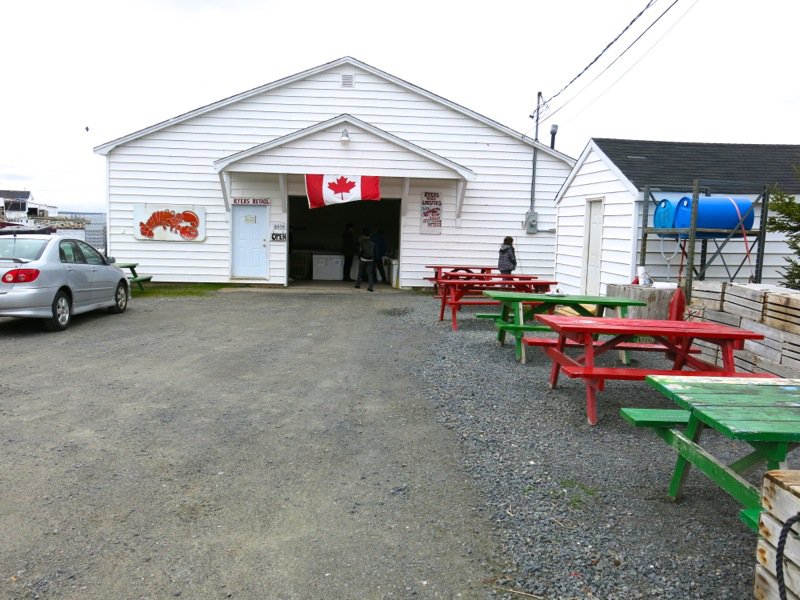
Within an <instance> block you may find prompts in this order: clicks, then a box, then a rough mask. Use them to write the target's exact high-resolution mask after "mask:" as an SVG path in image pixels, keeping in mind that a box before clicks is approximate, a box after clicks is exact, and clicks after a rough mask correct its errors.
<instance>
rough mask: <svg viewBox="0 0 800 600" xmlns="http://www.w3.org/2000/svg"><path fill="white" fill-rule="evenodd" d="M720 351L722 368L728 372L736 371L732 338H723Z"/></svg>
mask: <svg viewBox="0 0 800 600" xmlns="http://www.w3.org/2000/svg"><path fill="white" fill-rule="evenodd" d="M719 352H720V355H721V356H722V370H723V371H725V372H726V373H735V372H736V363H735V362H734V359H733V342H732V341H730V340H723V341H722V343H721V344H720V347H719Z"/></svg>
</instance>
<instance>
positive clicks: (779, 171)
mask: <svg viewBox="0 0 800 600" xmlns="http://www.w3.org/2000/svg"><path fill="white" fill-rule="evenodd" d="M593 141H594V142H595V144H597V146H598V147H599V148H600V150H602V151H603V153H605V155H606V156H608V158H609V159H610V160H611V161H612V162H613V163H614V164H615V165H616V166H617V167H618V168H619V170H620V171H622V173H623V174H624V175H625V176H626V177H627V178H628V179H629V180H630V181H631V182H632V183H633V184H634V185H635V186H636V187H637V188H638V189H640V190H641V189H644V187H645V186H646V185H651V186H654V187H662V188H666V187H670V188H681V189H686V190H689V189H691V186H692V182H693V181H694V180H695V179H700V180H701V182H702V183H701V185H703V186H705V187H709V188H711V189H710V191H711V193H719V192H728V193H759V192H760V191H762V190H763V188H764V186H765V185H774V184H777V185H778V186H779V187H780V188H781V190H782V191H784V192H787V193H791V194H796V193H800V178H799V177H798V176H797V175H796V174H795V172H794V170H793V169H792V166H793V165H797V166H800V146H793V145H773V144H704V143H693V142H687V143H684V142H657V141H646V140H621V139H613V138H593Z"/></svg>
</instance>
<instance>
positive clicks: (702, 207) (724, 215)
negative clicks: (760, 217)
mask: <svg viewBox="0 0 800 600" xmlns="http://www.w3.org/2000/svg"><path fill="white" fill-rule="evenodd" d="M752 206H753V202H752V200H748V199H747V198H730V197H708V198H705V197H702V198H700V199H699V200H698V201H697V228H698V229H736V230H739V231H740V230H741V228H742V226H741V225H740V224H739V220H740V219H741V218H742V217H743V216H744V215H745V214H746V213H747V211H749V210H750V207H752ZM754 220H755V211H753V212H751V213H750V214H749V215H748V216H747V218H746V219H745V220H744V228H745V229H751V228H752V227H753V221H754ZM691 224H692V199H691V198H689V197H688V196H684V197H683V198H681V199H680V201H679V202H678V206H677V208H676V209H675V228H676V229H683V228H689V227H691ZM727 235H728V234H727V233H698V234H697V237H698V238H714V237H727ZM681 237H682V238H687V237H689V236H688V235H686V234H681Z"/></svg>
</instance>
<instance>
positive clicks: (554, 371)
mask: <svg viewBox="0 0 800 600" xmlns="http://www.w3.org/2000/svg"><path fill="white" fill-rule="evenodd" d="M566 345H567V337H566V336H565V335H564V334H563V333H560V334H558V343H557V344H556V347H555V351H556V352H558V353H559V354H564V348H565V347H566ZM560 370H561V363H559V362H558V360H556V358H555V357H553V366H552V367H550V380H549V381H548V384H549V386H550V389H551V390H554V389H556V385H557V384H558V372H559V371H560Z"/></svg>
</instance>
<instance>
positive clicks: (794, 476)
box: [753, 471, 800, 600]
mask: <svg viewBox="0 0 800 600" xmlns="http://www.w3.org/2000/svg"><path fill="white" fill-rule="evenodd" d="M761 506H762V508H764V510H765V511H766V512H762V513H761V518H760V519H759V523H758V533H759V540H758V546H757V548H756V574H755V582H754V585H753V594H754V597H755V598H757V599H758V600H773V599H774V600H778V598H779V595H778V581H777V575H776V570H775V554H776V547H777V545H778V536H779V535H780V531H781V528H782V527H783V524H784V523H785V522H786V521H787V520H788V519H790V518H791V517H793V516H795V515H796V514H797V513H798V512H800V471H768V472H767V473H766V475H765V476H764V482H763V485H762V487H761ZM798 530H800V523H798V524H797V526H796V527H793V528H792V531H790V532H789V535H788V536H787V537H786V546H785V548H784V553H783V575H784V579H783V581H784V584H785V587H786V597H787V598H793V599H795V600H797V599H798V598H800V535H798V534H797V533H796V531H798Z"/></svg>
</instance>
